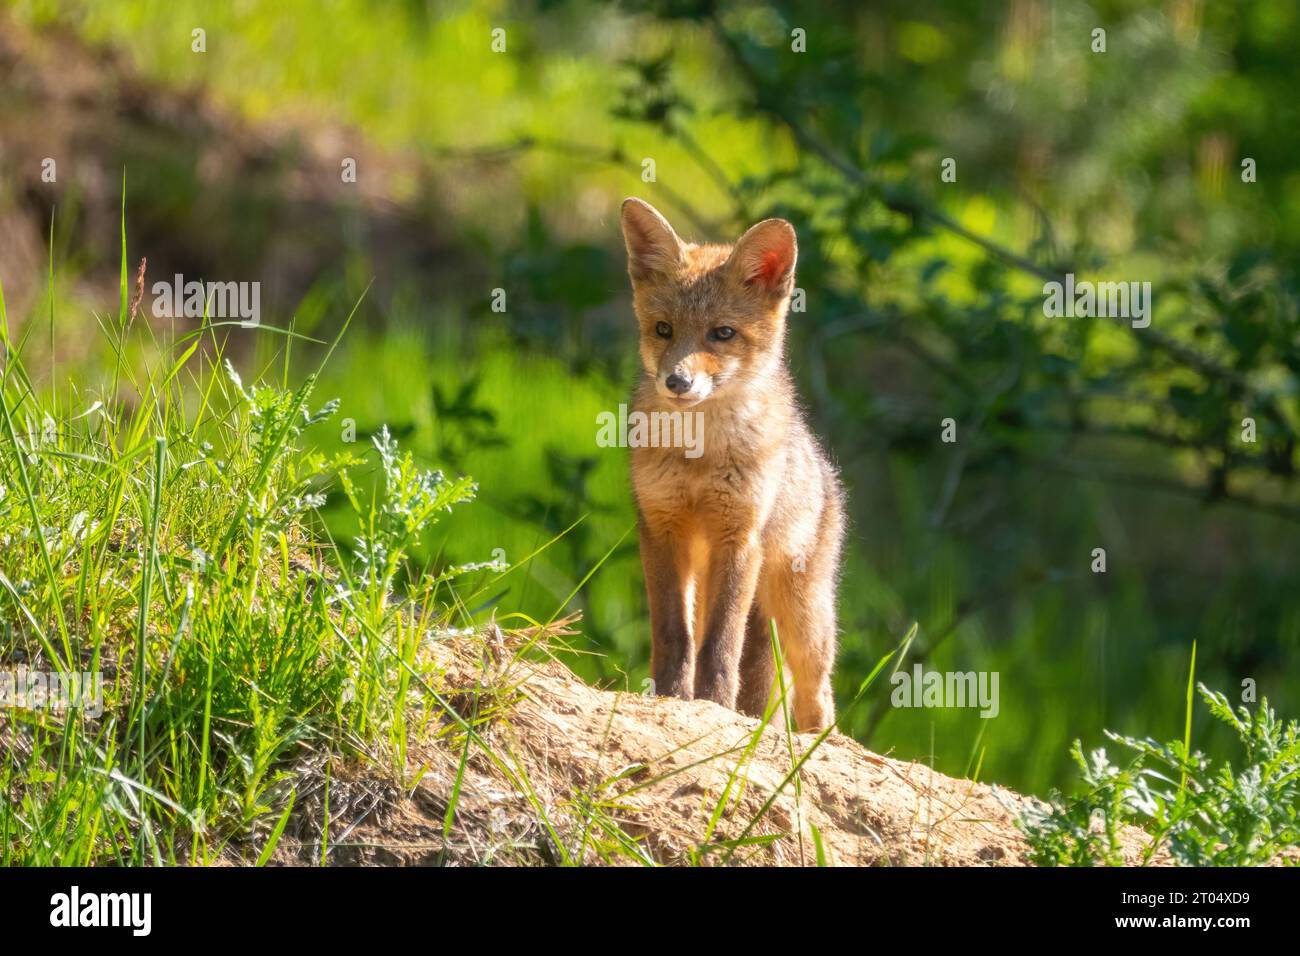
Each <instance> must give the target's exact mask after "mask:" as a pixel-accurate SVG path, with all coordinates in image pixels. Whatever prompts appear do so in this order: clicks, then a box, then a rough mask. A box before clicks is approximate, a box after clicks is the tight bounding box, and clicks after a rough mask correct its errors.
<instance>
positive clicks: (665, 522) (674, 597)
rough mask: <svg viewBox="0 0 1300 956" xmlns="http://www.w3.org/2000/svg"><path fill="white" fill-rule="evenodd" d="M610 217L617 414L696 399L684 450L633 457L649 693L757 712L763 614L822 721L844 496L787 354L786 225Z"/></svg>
mask: <svg viewBox="0 0 1300 956" xmlns="http://www.w3.org/2000/svg"><path fill="white" fill-rule="evenodd" d="M622 220H623V223H622V224H623V235H624V238H625V240H626V242H627V249H628V272H629V274H630V275H631V279H632V291H633V303H634V307H635V310H636V316H637V321H638V323H639V326H640V350H641V364H642V368H643V372H642V375H641V379H640V382H639V383H638V385H637V388H636V392H635V394H634V396H633V411H641V412H645V413H647V414H650V413H654V412H684V413H687V414H691V413H694V412H697V411H698V412H700V413H702V414H703V426H704V430H703V454H702V455H700V456H699V457H696V458H691V457H688V456H686V455H684V454H683V453H682V449H680V448H665V447H636V448H633V449H632V451H631V462H632V484H633V488H634V491H635V493H636V501H637V509H638V515H639V530H640V539H641V558H642V563H643V565H644V568H645V578H646V588H647V592H648V595H649V603H650V625H651V630H652V633H653V642H654V643H653V648H652V656H651V667H652V670H653V674H654V680H655V686H656V690H657V691H658V692H659V693H661V694H670V695H673V696H676V697H684V698H687V699H690V698H705V699H708V700H713V701H716V702H717V703H719V704H723V705H724V706H727V707H732V708H736V709H739V710H741V711H743V712H745V713H748V714H755V715H760V714H761V713H762V712H763V709H764V706H765V705H766V704H767V702H768V700H769V694H770V692H771V689H772V682H773V679H774V676H775V668H774V661H773V656H772V649H771V643H770V629H769V623H768V622H769V619H772V618H774V619H775V620H776V625H777V632H778V634H779V636H780V641H781V648H782V653H783V654H784V656H785V658H786V661H787V662H788V664H789V666H790V670H791V672H792V674H793V677H794V716H795V722H796V724H797V726H798V727H799V729H800V730H814V729H819V728H824V727H827V726H829V725H830V724H831V722H832V721H833V720H834V701H833V697H832V694H831V682H830V678H831V668H832V666H833V665H834V661H835V643H836V625H835V590H836V579H837V576H838V571H839V562H840V547H841V539H842V537H843V534H844V503H843V492H842V491H841V490H840V485H839V481H838V479H837V477H836V474H835V470H834V468H833V467H832V466H831V463H830V460H829V459H828V458H827V456H826V454H825V452H824V451H823V450H822V449H821V447H820V445H819V444H818V442H817V440H816V439H815V438H814V437H813V434H812V432H811V430H810V429H809V427H808V424H807V422H806V421H805V419H804V416H803V414H802V412H801V411H800V409H799V406H798V401H797V397H796V394H795V389H794V383H793V381H792V380H791V377H790V373H789V371H788V370H787V368H786V364H785V329H786V316H787V313H788V311H789V305H790V296H791V293H792V291H793V288H794V268H795V259H796V257H797V243H796V239H795V232H794V228H793V227H792V226H791V225H790V223H788V222H786V221H785V220H783V219H768V220H765V221H764V222H760V223H759V224H758V225H756V226H754V227H753V228H751V229H750V230H749V231H748V232H746V233H745V235H744V236H742V237H741V238H740V240H739V241H738V242H737V243H736V244H735V246H734V247H733V246H722V245H696V244H693V243H686V242H683V241H682V240H681V239H680V238H678V236H677V234H676V232H674V231H673V228H672V226H670V225H669V224H668V222H667V220H666V219H664V217H663V216H661V215H660V214H659V213H658V212H657V211H656V210H655V209H654V208H653V207H651V206H650V205H648V204H646V203H644V202H642V201H641V200H639V199H628V200H627V201H626V202H624V203H623V216H622ZM719 330H722V331H719ZM727 330H731V332H730V334H728V332H727ZM665 332H667V334H664V333H665Z"/></svg>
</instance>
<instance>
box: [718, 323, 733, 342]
mask: <svg viewBox="0 0 1300 956" xmlns="http://www.w3.org/2000/svg"><path fill="white" fill-rule="evenodd" d="M735 334H736V330H735V329H733V328H732V327H731V326H729V325H720V326H718V327H717V328H716V329H714V330H713V337H714V338H715V339H717V340H718V341H719V342H725V341H727V339H729V338H731V337H732V336H733V335H735Z"/></svg>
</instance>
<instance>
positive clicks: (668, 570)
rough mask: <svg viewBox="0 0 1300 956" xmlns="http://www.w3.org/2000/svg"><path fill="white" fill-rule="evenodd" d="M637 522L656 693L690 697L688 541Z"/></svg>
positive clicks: (692, 658)
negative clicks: (687, 602)
mask: <svg viewBox="0 0 1300 956" xmlns="http://www.w3.org/2000/svg"><path fill="white" fill-rule="evenodd" d="M640 524H641V566H642V567H643V568H644V570H645V586H646V596H647V598H648V599H649V604H650V634H651V644H650V673H651V675H652V676H653V677H654V683H655V693H656V694H660V695H663V696H668V697H680V698H682V699H683V700H690V699H691V698H692V697H694V696H695V645H694V644H693V643H692V641H691V631H690V624H689V622H688V617H687V615H688V613H689V608H688V607H687V606H686V575H687V573H688V561H687V558H688V555H687V553H686V550H685V549H686V545H685V543H684V542H683V538H682V536H680V535H673V534H671V533H668V532H667V531H665V530H662V529H652V528H651V527H650V526H649V525H648V524H647V523H646V522H645V520H644V519H642V521H641V523H640Z"/></svg>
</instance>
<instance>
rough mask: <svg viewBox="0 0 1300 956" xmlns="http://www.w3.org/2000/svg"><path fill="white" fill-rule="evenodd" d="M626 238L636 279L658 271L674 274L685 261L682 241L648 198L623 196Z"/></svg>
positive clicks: (629, 261) (628, 262)
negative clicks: (643, 199)
mask: <svg viewBox="0 0 1300 956" xmlns="http://www.w3.org/2000/svg"><path fill="white" fill-rule="evenodd" d="M623 241H624V242H626V243H627V271H628V273H629V274H630V275H631V276H632V279H633V280H634V281H635V280H637V279H645V278H648V277H649V276H651V275H654V274H656V273H658V274H662V275H671V274H672V273H674V272H676V271H677V268H678V267H679V266H680V265H681V264H682V258H683V256H682V241H681V240H680V239H678V238H677V233H675V232H673V227H672V226H670V225H668V220H667V219H665V218H664V217H663V216H662V215H660V213H659V210H658V209H655V207H654V206H652V205H650V204H649V203H648V202H642V201H641V200H640V199H625V200H623Z"/></svg>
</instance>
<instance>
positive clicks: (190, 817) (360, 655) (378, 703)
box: [0, 244, 504, 865]
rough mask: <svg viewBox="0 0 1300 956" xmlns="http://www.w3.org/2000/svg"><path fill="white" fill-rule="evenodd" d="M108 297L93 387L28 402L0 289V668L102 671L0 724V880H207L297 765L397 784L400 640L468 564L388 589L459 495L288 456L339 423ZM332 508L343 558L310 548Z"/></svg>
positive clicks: (466, 493)
mask: <svg viewBox="0 0 1300 956" xmlns="http://www.w3.org/2000/svg"><path fill="white" fill-rule="evenodd" d="M123 251H124V253H125V244H124V249H123ZM125 291H126V281H125V273H124V280H123V298H122V304H121V308H120V312H119V314H118V315H117V316H115V317H100V324H101V326H102V327H103V329H104V332H105V335H106V337H107V338H108V340H109V344H110V347H111V349H112V350H113V352H114V353H115V354H116V355H117V356H118V359H119V361H118V362H117V364H116V365H115V367H114V368H113V369H112V374H111V377H110V378H109V379H108V380H107V381H106V382H105V384H104V386H103V387H102V388H81V387H76V386H70V387H69V388H68V389H67V391H65V392H64V393H63V394H58V393H49V392H48V391H47V393H45V394H42V393H41V392H40V391H39V390H38V389H36V388H35V387H34V386H33V383H32V381H31V378H30V376H29V375H28V373H27V370H26V368H25V367H24V365H23V361H22V347H23V344H24V342H25V339H24V340H22V341H18V342H15V341H13V340H12V339H11V337H10V333H9V325H8V318H7V315H6V314H5V312H4V308H3V292H2V290H0V336H2V337H3V345H4V350H5V364H4V376H3V389H2V397H3V401H2V402H0V408H2V409H3V428H4V441H3V443H2V444H0V540H3V541H4V542H5V544H4V557H3V563H2V564H0V568H2V570H0V615H2V616H3V618H4V620H6V621H11V622H15V623H14V626H13V627H11V628H7V629H6V634H5V640H4V644H3V645H0V661H3V662H4V664H5V668H6V670H10V671H12V670H14V669H16V668H17V667H18V666H19V665H22V666H24V667H25V668H27V669H29V670H31V671H37V672H59V673H69V674H78V673H91V674H95V673H102V674H103V675H104V680H103V686H102V701H100V702H98V705H97V706H94V707H90V706H86V705H87V704H89V703H90V702H89V701H83V702H82V704H83V706H79V707H78V706H74V707H70V708H68V709H67V710H66V711H60V710H57V709H47V708H39V707H7V708H6V709H5V711H4V714H3V716H0V734H2V735H3V737H4V742H5V746H4V748H3V750H4V758H3V761H0V792H3V793H4V794H5V795H6V800H5V801H4V806H3V812H2V813H0V817H2V818H3V822H2V823H0V830H3V832H4V840H3V843H2V846H3V849H2V850H0V863H4V864H6V865H13V864H64V863H83V864H95V863H105V862H115V863H126V864H140V863H149V862H152V863H158V862H168V863H169V862H175V861H178V860H182V859H184V860H189V861H193V862H206V861H210V860H212V859H214V858H215V857H216V856H217V855H218V854H220V853H222V852H223V851H224V850H226V849H227V848H228V845H230V841H232V840H234V841H237V845H236V846H233V847H232V849H233V851H234V852H235V853H236V856H240V855H246V854H252V855H253V856H256V857H257V858H258V859H259V860H261V861H262V862H264V861H265V859H266V858H267V857H268V855H269V853H270V852H271V849H273V845H274V843H275V841H276V840H277V839H278V838H279V836H280V834H281V833H282V831H283V828H284V825H285V821H286V820H287V814H288V812H289V808H290V807H291V806H292V804H293V801H294V792H295V787H296V786H297V785H298V783H299V782H300V781H301V779H303V777H302V774H301V772H300V771H301V768H302V767H304V766H309V765H312V764H313V762H316V763H319V762H320V761H323V760H326V759H327V758H328V757H329V756H330V755H332V754H336V753H348V752H350V751H353V752H357V751H364V752H365V753H366V754H368V755H369V758H370V759H371V760H372V761H376V762H378V763H380V764H384V763H386V764H387V766H388V769H389V770H391V771H392V772H393V773H394V774H397V775H398V776H399V777H400V775H401V774H403V773H404V772H405V771H404V759H403V757H404V753H405V741H406V733H405V728H406V720H407V717H408V712H409V706H408V704H409V702H408V697H407V694H408V691H409V690H410V689H411V688H412V686H414V685H415V684H417V683H419V682H421V681H423V680H424V679H425V675H424V674H422V673H421V670H420V665H419V664H418V661H417V654H416V650H417V647H418V646H419V643H420V641H421V640H422V639H424V638H425V637H427V635H429V634H430V633H432V632H435V631H436V630H437V629H439V628H443V627H446V626H447V624H448V622H449V621H450V620H451V619H452V617H453V616H454V615H455V614H456V611H457V609H456V607H455V605H454V602H453V601H452V600H451V599H450V597H449V592H448V591H447V585H448V583H449V581H450V579H451V578H452V577H455V576H456V575H457V574H459V573H465V572H467V571H470V570H478V569H477V568H471V569H464V568H458V569H449V570H446V571H444V573H442V574H441V575H438V576H429V575H423V576H410V577H408V576H407V575H406V569H407V563H406V556H407V554H408V551H409V549H410V547H411V545H412V543H413V542H414V541H415V539H416V538H417V537H418V536H419V535H420V534H421V532H422V531H423V530H424V529H425V528H426V527H427V526H428V525H429V524H431V523H432V522H434V521H436V520H437V519H438V518H439V517H440V516H441V515H442V514H443V513H445V512H446V511H447V510H449V509H450V508H452V507H453V506H456V505H459V504H461V503H464V502H467V501H469V500H470V499H471V498H472V497H473V492H474V485H473V483H472V482H471V481H470V480H469V479H467V478H447V477H445V476H443V475H442V474H439V473H434V472H430V471H426V470H423V469H421V468H420V467H418V466H417V465H416V464H415V463H414V461H413V459H412V457H411V456H410V455H409V454H403V453H401V452H400V451H399V450H398V448H397V445H396V443H395V442H394V441H393V440H392V439H391V437H390V436H389V435H388V434H387V433H386V432H382V431H381V432H380V434H379V435H377V436H376V437H375V440H374V442H373V447H372V448H371V449H370V450H369V451H368V452H362V453H356V452H352V453H347V454H342V455H337V456H332V457H326V456H325V455H323V454H321V453H320V452H318V451H311V450H305V449H304V448H303V447H302V446H303V445H304V444H306V443H307V442H308V440H309V437H310V435H311V433H312V432H314V431H317V430H319V429H321V428H322V427H323V426H324V423H325V422H326V421H328V420H329V419H330V417H331V416H332V415H333V413H334V411H335V409H336V407H337V403H333V402H324V403H320V402H317V401H316V400H315V399H314V397H313V386H314V383H315V380H316V375H315V374H314V373H313V374H308V375H306V376H305V378H304V380H303V381H302V384H300V385H298V386H296V387H289V386H287V385H286V384H285V383H284V382H281V383H279V384H278V385H275V386H269V385H261V384H255V385H247V386H246V385H245V384H244V383H243V382H242V381H241V379H240V376H239V375H238V374H236V373H235V371H234V368H233V366H232V365H230V364H229V362H228V361H226V360H225V359H224V357H223V343H222V341H221V340H220V339H219V338H218V330H217V329H215V328H213V327H210V326H207V327H205V328H204V329H203V330H201V331H200V332H198V333H196V334H192V335H189V336H185V337H182V338H180V339H177V340H176V341H173V342H165V343H163V342H158V341H157V340H155V339H154V338H153V333H152V332H151V331H150V330H149V329H148V327H147V324H146V323H144V322H133V317H132V316H131V315H129V314H128V307H127V304H126V298H125ZM32 327H33V326H32V324H31V323H29V324H28V326H27V331H28V332H30V330H31V329H32ZM140 339H144V340H147V344H148V352H149V353H150V354H152V355H154V356H155V357H156V358H155V361H153V362H151V363H148V364H147V367H145V368H143V369H140V368H137V367H135V366H134V365H133V364H132V363H131V362H129V361H128V360H127V356H128V355H129V354H132V353H133V352H134V349H133V347H132V345H131V342H132V340H136V341H138V340H140ZM286 351H287V350H286ZM287 364H288V360H287V356H286V369H287ZM330 490H341V491H342V492H343V494H342V495H341V496H340V497H342V498H345V499H346V501H347V502H348V507H349V509H350V511H351V514H352V519H353V528H352V535H353V536H354V538H355V539H356V541H357V544H356V547H355V549H354V551H353V553H350V554H347V553H341V552H339V551H338V550H336V549H335V548H334V547H333V546H332V545H331V544H330V543H328V541H325V542H322V540H321V526H320V522H319V521H318V520H317V519H316V518H315V517H314V513H315V510H316V509H317V508H318V507H319V506H320V505H321V504H322V503H323V501H324V495H325V493H326V492H328V491H330ZM498 570H504V568H499V569H498ZM431 700H433V701H434V702H436V700H437V696H436V694H434V695H432V697H431ZM101 708H102V713H101V712H100V710H101ZM456 720H457V721H458V720H459V718H457V719H456ZM459 722H460V723H462V724H463V723H464V722H463V721H459ZM349 742H351V743H349ZM358 743H359V744H361V745H363V746H358ZM294 767H297V768H299V772H295V771H294V769H293V768H294Z"/></svg>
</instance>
